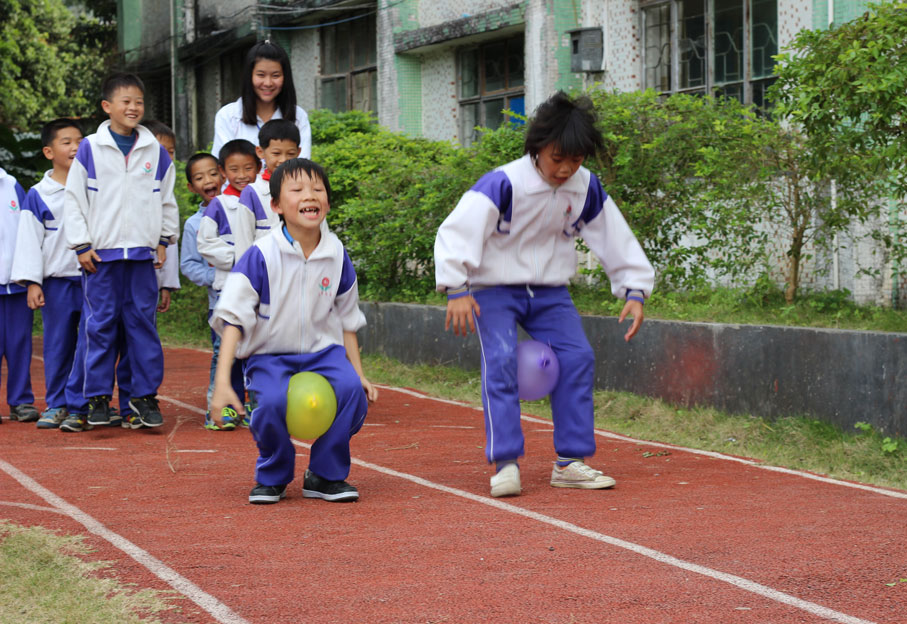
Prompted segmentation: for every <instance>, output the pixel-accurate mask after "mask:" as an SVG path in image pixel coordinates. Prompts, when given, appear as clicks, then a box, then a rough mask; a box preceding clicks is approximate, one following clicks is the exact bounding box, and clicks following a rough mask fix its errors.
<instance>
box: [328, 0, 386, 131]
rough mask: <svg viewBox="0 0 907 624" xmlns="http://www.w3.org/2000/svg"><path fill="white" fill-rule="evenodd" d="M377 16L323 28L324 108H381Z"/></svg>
mask: <svg viewBox="0 0 907 624" xmlns="http://www.w3.org/2000/svg"><path fill="white" fill-rule="evenodd" d="M376 31H377V25H376V23H375V15H374V14H372V15H368V16H363V17H361V18H359V19H353V20H350V21H348V22H343V23H340V24H334V25H332V26H325V27H323V28H322V29H321V107H322V108H327V109H330V110H332V111H334V112H342V111H348V110H363V111H371V112H373V113H374V112H377V111H378V69H377V60H376V59H377V55H378V52H377V50H378V46H377V39H376Z"/></svg>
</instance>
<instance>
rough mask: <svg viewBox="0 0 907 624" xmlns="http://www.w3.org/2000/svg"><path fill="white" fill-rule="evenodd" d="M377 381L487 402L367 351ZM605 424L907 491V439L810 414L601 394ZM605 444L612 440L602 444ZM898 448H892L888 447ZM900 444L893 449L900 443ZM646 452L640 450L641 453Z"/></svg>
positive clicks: (465, 377) (537, 411)
mask: <svg viewBox="0 0 907 624" xmlns="http://www.w3.org/2000/svg"><path fill="white" fill-rule="evenodd" d="M363 366H364V367H365V372H366V375H367V376H368V377H369V379H370V380H371V381H374V382H378V383H382V384H387V385H392V386H402V387H408V388H413V389H416V390H420V391H422V392H424V393H426V394H430V395H432V396H437V397H441V398H446V399H453V400H458V401H464V402H467V403H471V404H473V405H476V406H481V396H480V382H479V375H478V373H477V372H476V371H465V370H462V369H458V368H450V367H444V366H437V365H420V366H407V365H404V364H401V363H400V362H398V361H396V360H391V359H388V358H385V357H381V356H371V355H369V356H364V357H363ZM523 411H524V412H525V413H528V414H533V415H536V416H540V417H543V418H549V419H550V417H551V413H550V406H549V404H548V402H547V400H545V401H534V402H524V403H523ZM595 424H596V426H597V427H600V428H603V429H607V430H608V431H614V432H616V433H621V434H624V435H628V436H631V437H634V438H639V439H642V440H652V441H658V442H666V443H669V444H677V445H680V446H687V447H691V448H697V449H703V450H709V451H717V452H721V453H728V454H731V455H738V456H744V457H750V458H753V459H758V460H762V461H764V462H766V463H768V464H771V465H776V466H784V467H787V468H794V469H798V470H807V471H811V472H818V473H821V474H826V475H830V476H833V477H836V478H839V479H847V480H853V481H860V482H863V483H871V484H874V485H880V486H884V487H893V488H898V489H905V490H907V440H903V439H895V440H888V442H887V444H886V442H885V440H886V438H883V437H882V436H880V435H879V434H878V433H877V432H874V431H872V430H871V429H869V430H865V431H864V430H861V429H856V430H854V431H852V432H851V431H842V430H841V429H840V428H838V427H835V426H834V425H830V424H828V423H824V422H821V421H818V420H814V419H810V418H802V417H788V418H780V419H777V420H773V421H768V420H765V419H762V418H756V417H752V416H746V415H733V414H727V413H723V412H720V411H718V410H715V409H711V408H677V407H675V406H672V405H670V404H668V403H666V402H664V401H661V400H658V399H652V398H648V397H641V396H636V395H633V394H629V393H625V392H610V391H596V392H595ZM599 444H600V446H601V445H604V444H606V443H605V442H600V443H599ZM886 447H887V448H888V449H891V450H887V451H886V450H885V448H886ZM892 447H893V448H892ZM643 452H646V451H645V450H640V453H643Z"/></svg>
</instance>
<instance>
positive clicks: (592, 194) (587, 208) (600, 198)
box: [573, 173, 608, 227]
mask: <svg viewBox="0 0 907 624" xmlns="http://www.w3.org/2000/svg"><path fill="white" fill-rule="evenodd" d="M607 199H608V194H607V193H606V192H605V189H603V188H602V183H601V182H599V180H598V177H597V176H596V175H595V174H594V173H592V174H590V175H589V188H588V189H587V190H586V203H585V204H584V205H583V209H582V211H581V212H580V214H579V218H578V219H577V220H576V221H574V222H573V227H576V226H577V224H578V223H579V222H580V221H582V222H583V223H589V222H590V221H591V220H592V219H594V218H595V217H597V216H598V215H599V214H600V213H601V211H602V207H603V206H604V205H605V200H607Z"/></svg>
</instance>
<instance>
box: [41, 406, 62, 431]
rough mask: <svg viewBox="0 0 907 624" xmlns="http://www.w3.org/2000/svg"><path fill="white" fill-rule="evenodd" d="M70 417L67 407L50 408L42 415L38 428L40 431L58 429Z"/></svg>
mask: <svg viewBox="0 0 907 624" xmlns="http://www.w3.org/2000/svg"><path fill="white" fill-rule="evenodd" d="M68 416H69V410H67V409H66V408H65V407H50V408H48V409H46V410H44V411H43V412H42V413H41V418H39V419H38V422H37V423H36V426H37V427H38V429H58V428H59V427H60V425H61V424H63V421H64V420H66V418H67V417H68Z"/></svg>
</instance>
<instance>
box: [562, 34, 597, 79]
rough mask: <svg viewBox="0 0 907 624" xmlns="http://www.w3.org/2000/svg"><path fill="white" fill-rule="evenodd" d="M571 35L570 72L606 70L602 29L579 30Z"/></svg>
mask: <svg viewBox="0 0 907 624" xmlns="http://www.w3.org/2000/svg"><path fill="white" fill-rule="evenodd" d="M567 32H568V33H569V34H570V71H572V72H600V71H602V70H603V69H604V67H603V65H602V59H603V56H604V37H603V35H602V29H601V28H578V29H576V30H568V31H567Z"/></svg>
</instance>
